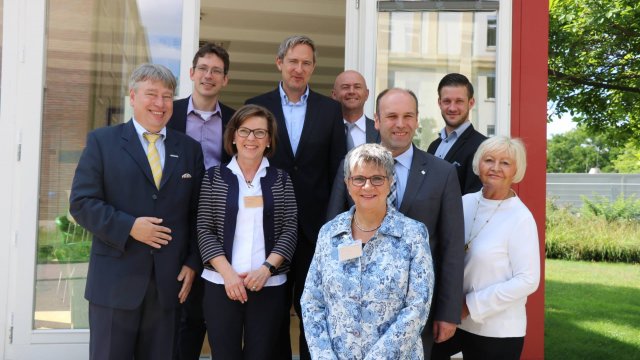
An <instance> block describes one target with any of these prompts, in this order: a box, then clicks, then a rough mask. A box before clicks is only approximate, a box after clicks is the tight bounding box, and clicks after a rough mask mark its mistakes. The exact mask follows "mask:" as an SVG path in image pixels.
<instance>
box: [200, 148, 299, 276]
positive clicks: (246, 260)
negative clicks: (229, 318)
mask: <svg viewBox="0 0 640 360" xmlns="http://www.w3.org/2000/svg"><path fill="white" fill-rule="evenodd" d="M236 158H237V156H234V157H233V158H232V159H231V161H230V162H229V164H227V167H228V168H229V170H231V172H232V173H234V174H235V175H236V177H237V178H238V187H239V193H238V216H237V220H236V230H235V233H234V238H233V253H232V254H231V267H233V270H234V271H235V272H237V273H238V274H240V273H245V272H250V271H253V270H256V269H258V268H259V267H260V266H262V263H263V262H264V261H265V260H266V258H267V257H266V254H265V247H264V231H263V229H264V228H263V223H262V213H263V206H260V207H246V206H245V202H244V198H245V197H247V196H260V197H261V196H262V187H261V184H260V178H263V177H264V176H265V175H267V167H269V160H267V158H264V157H263V158H262V163H261V164H260V167H259V168H258V171H257V172H256V176H255V177H254V178H253V181H252V182H251V186H249V185H248V184H247V182H246V179H245V178H244V175H243V174H242V170H240V166H239V165H238V161H237V160H236ZM202 277H203V278H205V279H206V280H209V281H211V282H213V283H215V284H220V285H223V284H224V278H223V277H222V275H220V273H218V272H215V271H212V270H209V269H206V268H205V269H204V271H203V272H202ZM286 281H287V276H286V275H284V274H280V275H275V276H271V277H270V278H269V279H268V280H267V282H266V283H265V285H264V286H277V285H282V284H284V283H285V282H286Z"/></svg>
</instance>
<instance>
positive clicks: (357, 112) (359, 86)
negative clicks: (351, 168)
mask: <svg viewBox="0 0 640 360" xmlns="http://www.w3.org/2000/svg"><path fill="white" fill-rule="evenodd" d="M331 97H332V98H333V99H334V100H336V101H338V102H339V103H340V105H341V106H342V118H343V120H344V125H345V130H346V144H347V151H349V150H351V149H352V148H354V147H356V146H358V145H362V144H364V143H379V142H380V133H379V132H378V130H376V128H375V124H374V123H373V120H371V119H369V118H368V117H366V116H365V115H364V103H365V102H367V99H368V98H369V89H368V88H367V83H366V81H365V80H364V77H363V76H362V75H361V74H360V73H359V72H357V71H355V70H347V71H343V72H341V73H340V74H338V76H336V81H335V82H334V83H333V90H331Z"/></svg>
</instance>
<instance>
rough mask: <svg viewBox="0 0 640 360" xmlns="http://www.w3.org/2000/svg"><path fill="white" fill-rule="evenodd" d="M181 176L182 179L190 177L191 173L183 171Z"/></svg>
mask: <svg viewBox="0 0 640 360" xmlns="http://www.w3.org/2000/svg"><path fill="white" fill-rule="evenodd" d="M182 178H183V179H191V174H189V173H184V174H182Z"/></svg>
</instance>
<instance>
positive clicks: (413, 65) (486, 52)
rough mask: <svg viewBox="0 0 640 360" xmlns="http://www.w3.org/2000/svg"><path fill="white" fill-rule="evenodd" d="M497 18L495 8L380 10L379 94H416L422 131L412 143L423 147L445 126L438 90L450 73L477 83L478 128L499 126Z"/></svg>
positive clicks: (475, 120)
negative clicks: (396, 89)
mask: <svg viewBox="0 0 640 360" xmlns="http://www.w3.org/2000/svg"><path fill="white" fill-rule="evenodd" d="M443 4H444V6H446V3H443ZM496 19H497V11H436V10H429V11H402V12H399V11H381V12H379V13H378V43H377V47H378V48H377V63H376V66H377V68H376V84H375V93H376V94H378V93H380V91H382V90H384V89H386V88H388V87H402V88H408V89H411V90H412V91H414V92H415V93H416V95H417V97H418V100H419V108H418V112H419V114H420V116H419V117H420V129H418V132H417V133H416V137H415V139H414V143H415V144H416V145H417V146H418V147H420V148H421V149H423V150H426V148H427V147H428V146H429V144H430V143H431V141H433V140H434V139H435V138H436V137H437V136H438V135H437V134H438V132H439V131H440V129H442V127H444V121H443V120H442V116H441V115H440V109H439V107H438V91H437V89H438V82H440V79H441V78H442V77H443V76H444V75H446V74H448V73H451V72H458V73H461V74H464V75H466V76H467V77H468V78H469V80H470V81H471V83H472V84H473V86H474V90H475V96H474V97H475V99H476V104H475V106H474V108H473V110H472V112H471V114H470V119H471V121H472V123H473V125H474V127H475V128H476V129H478V130H479V131H480V132H482V133H485V134H486V133H487V131H488V129H489V126H494V125H495V122H496V111H495V99H494V98H495V84H496V78H495V76H496V34H497V22H496Z"/></svg>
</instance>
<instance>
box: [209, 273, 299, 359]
mask: <svg viewBox="0 0 640 360" xmlns="http://www.w3.org/2000/svg"><path fill="white" fill-rule="evenodd" d="M247 296H248V300H247V301H246V302H245V303H244V304H242V303H240V302H239V301H235V300H231V299H229V298H228V297H227V293H226V291H225V289H224V285H218V284H213V283H211V282H208V281H205V285H204V302H203V305H204V307H203V309H204V317H205V320H206V324H207V331H208V334H209V345H210V346H211V353H212V359H221V360H261V359H264V360H271V359H274V354H275V351H276V349H277V342H276V340H277V338H278V329H280V325H281V321H282V318H283V316H282V314H283V312H285V311H288V310H287V309H286V284H284V285H280V286H270V287H264V288H263V289H262V290H260V291H258V292H253V291H247Z"/></svg>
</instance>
